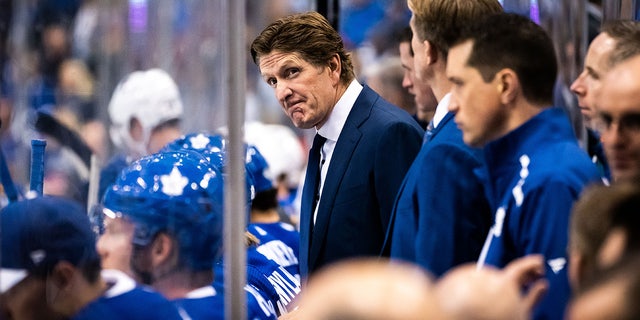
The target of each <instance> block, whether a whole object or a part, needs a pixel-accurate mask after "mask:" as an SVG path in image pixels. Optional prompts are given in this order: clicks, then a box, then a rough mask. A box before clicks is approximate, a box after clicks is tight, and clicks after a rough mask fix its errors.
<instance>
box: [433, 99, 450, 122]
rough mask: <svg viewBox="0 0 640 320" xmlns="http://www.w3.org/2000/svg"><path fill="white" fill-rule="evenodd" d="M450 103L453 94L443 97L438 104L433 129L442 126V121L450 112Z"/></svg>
mask: <svg viewBox="0 0 640 320" xmlns="http://www.w3.org/2000/svg"><path fill="white" fill-rule="evenodd" d="M449 101H451V92H449V93H447V94H445V95H444V97H442V99H441V100H440V102H438V106H437V107H436V112H435V113H434V115H433V127H434V128H437V127H438V125H439V124H440V121H442V119H444V117H445V116H446V115H447V113H448V112H449Z"/></svg>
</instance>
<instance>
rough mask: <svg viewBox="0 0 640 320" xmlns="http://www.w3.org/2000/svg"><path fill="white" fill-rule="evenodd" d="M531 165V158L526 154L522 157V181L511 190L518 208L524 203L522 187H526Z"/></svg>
mask: <svg viewBox="0 0 640 320" xmlns="http://www.w3.org/2000/svg"><path fill="white" fill-rule="evenodd" d="M529 163H531V160H530V159H529V156H527V155H526V154H525V155H522V156H521V157H520V165H521V166H522V169H520V180H518V183H517V184H516V186H515V187H513V190H511V193H512V194H513V198H514V199H515V200H516V206H518V207H519V206H521V205H522V201H524V192H522V185H524V180H525V179H526V178H527V177H528V176H529Z"/></svg>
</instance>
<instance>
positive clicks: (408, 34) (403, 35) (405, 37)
mask: <svg viewBox="0 0 640 320" xmlns="http://www.w3.org/2000/svg"><path fill="white" fill-rule="evenodd" d="M411 38H413V31H411V27H409V26H407V27H405V28H403V29H402V31H401V32H400V37H399V39H400V40H399V41H398V44H402V43H405V42H408V43H409V53H410V54H411V56H412V57H413V48H412V47H411Z"/></svg>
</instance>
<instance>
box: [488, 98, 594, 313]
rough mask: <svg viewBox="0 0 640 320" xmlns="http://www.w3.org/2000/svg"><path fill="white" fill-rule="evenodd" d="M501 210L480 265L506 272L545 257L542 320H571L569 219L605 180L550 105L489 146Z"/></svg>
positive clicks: (492, 190) (492, 185)
mask: <svg viewBox="0 0 640 320" xmlns="http://www.w3.org/2000/svg"><path fill="white" fill-rule="evenodd" d="M484 155H485V159H486V166H487V171H486V174H487V176H486V177H487V185H488V192H489V195H490V199H491V200H492V201H491V202H492V205H493V209H494V224H493V226H492V227H491V230H490V231H489V235H488V236H487V240H486V242H485V245H484V247H483V250H482V255H481V257H480V259H479V261H478V263H479V264H481V265H482V264H489V265H494V266H498V267H503V266H505V265H506V264H508V263H509V262H510V261H512V260H513V259H515V258H518V257H522V256H525V255H528V254H534V253H540V254H543V255H544V258H545V264H546V270H545V277H546V278H547V280H548V281H549V290H548V292H547V293H546V295H545V296H544V298H543V300H542V301H541V302H540V303H538V305H537V306H536V307H535V309H534V314H533V318H534V319H563V317H564V310H565V306H566V303H567V301H568V299H569V298H570V294H571V291H570V288H569V282H568V278H567V263H568V261H567V260H568V258H567V242H568V234H567V233H568V222H569V216H570V212H571V207H572V205H573V203H574V201H575V200H576V199H577V198H578V196H579V195H580V192H581V191H582V189H583V188H584V187H585V186H586V185H588V184H590V183H595V182H598V181H600V175H599V172H598V170H597V169H596V167H595V165H594V164H593V163H592V162H591V160H590V159H589V157H588V156H587V154H586V152H585V151H584V150H582V149H581V148H580V147H579V146H578V143H577V140H576V138H575V135H574V133H573V130H572V128H571V125H570V123H569V120H568V119H567V117H566V115H565V114H564V112H563V111H562V110H561V109H558V108H549V109H546V110H544V111H542V112H541V113H540V114H538V115H536V116H535V117H533V118H532V119H530V120H529V121H527V122H526V123H524V124H523V125H522V126H520V127H518V128H517V129H516V130H514V131H512V132H510V133H508V134H507V135H506V136H504V137H502V138H499V139H497V140H495V141H493V142H491V143H489V144H488V145H487V146H486V147H485V149H484Z"/></svg>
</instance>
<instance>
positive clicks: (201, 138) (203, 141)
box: [189, 133, 209, 150]
mask: <svg viewBox="0 0 640 320" xmlns="http://www.w3.org/2000/svg"><path fill="white" fill-rule="evenodd" d="M189 142H191V146H192V147H193V148H194V149H198V150H201V149H204V148H205V147H206V146H207V144H209V138H207V137H206V136H205V135H204V134H202V133H201V134H199V135H197V136H195V137H191V138H189Z"/></svg>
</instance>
